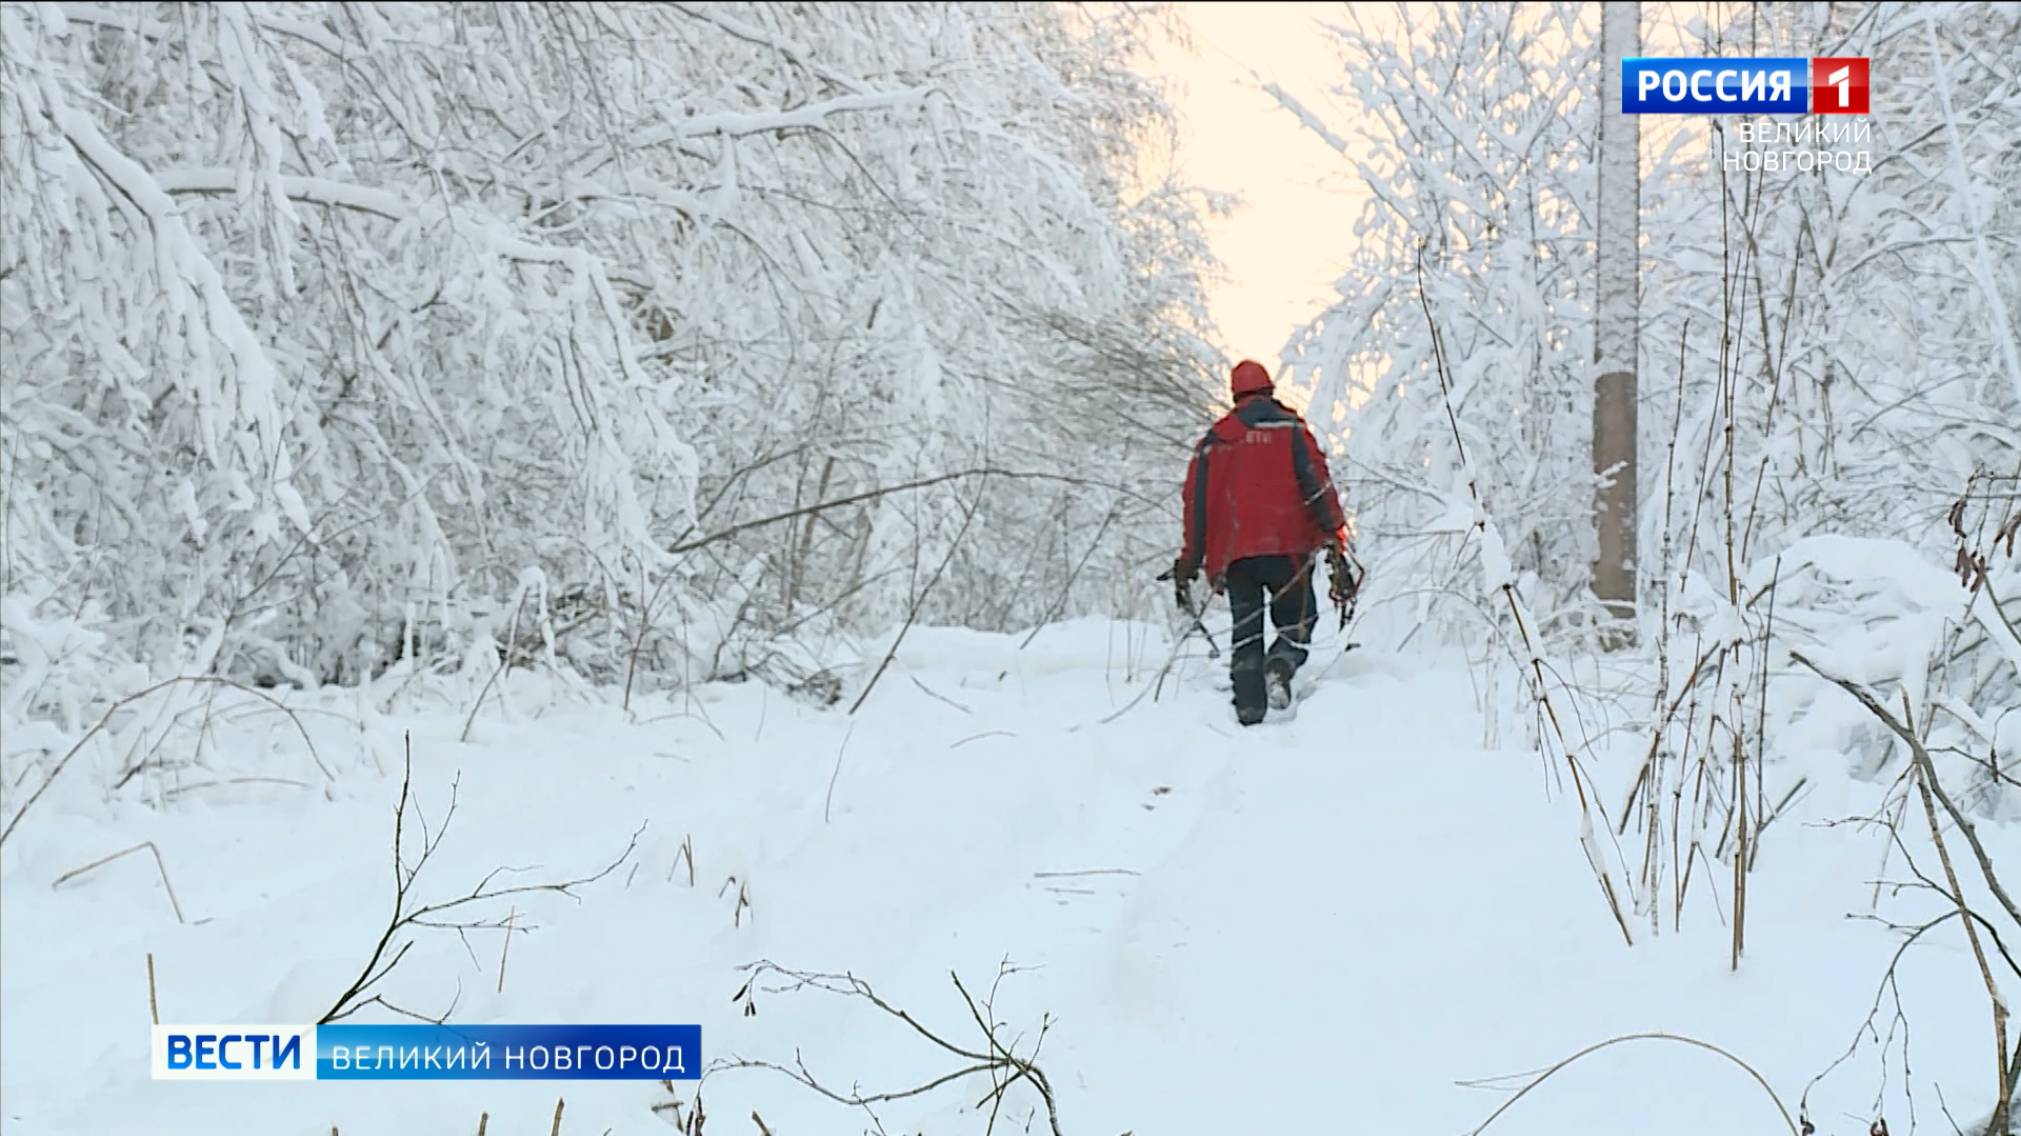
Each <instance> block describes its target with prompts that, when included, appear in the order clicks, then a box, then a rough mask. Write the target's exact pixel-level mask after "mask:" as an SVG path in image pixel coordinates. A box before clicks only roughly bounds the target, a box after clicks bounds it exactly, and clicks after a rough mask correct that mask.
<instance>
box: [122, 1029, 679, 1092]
mask: <svg viewBox="0 0 2021 1136" xmlns="http://www.w3.org/2000/svg"><path fill="white" fill-rule="evenodd" d="M150 1048H151V1053H150V1055H149V1068H148V1075H149V1076H151V1077H152V1078H154V1079H155V1080H157V1081H552V1080H569V1081H622V1080H653V1081H659V1080H673V1081H692V1080H697V1079H699V1078H700V1077H701V1075H702V1069H701V1064H702V1027H700V1026H698V1025H467V1026H466V1025H407V1024H393V1025H348V1024H339V1025H328V1026H244V1025H223V1026H211V1025H203V1026H155V1027H154V1041H153V1045H152V1046H151V1047H150Z"/></svg>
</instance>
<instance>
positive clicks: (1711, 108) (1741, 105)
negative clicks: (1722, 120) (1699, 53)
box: [1621, 55, 1870, 114]
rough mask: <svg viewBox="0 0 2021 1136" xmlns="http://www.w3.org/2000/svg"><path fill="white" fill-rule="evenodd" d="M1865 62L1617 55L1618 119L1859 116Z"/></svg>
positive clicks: (1850, 58)
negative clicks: (1630, 116) (1629, 116)
mask: <svg viewBox="0 0 2021 1136" xmlns="http://www.w3.org/2000/svg"><path fill="white" fill-rule="evenodd" d="M1868 62H1869V61H1868V59H1867V57H1865V56H1855V55H1830V56H1826V55H1821V56H1814V57H1805V56H1775V57H1765V58H1754V59H1717V58H1707V57H1678V58H1657V57H1649V56H1632V57H1624V58H1623V59H1622V60H1621V113H1622V114H1866V113H1868V109H1867V108H1868V106H1869V105H1870V103H1869V93H1870V92H1869V90H1868V84H1867V76H1868Z"/></svg>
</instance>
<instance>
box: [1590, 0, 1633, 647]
mask: <svg viewBox="0 0 2021 1136" xmlns="http://www.w3.org/2000/svg"><path fill="white" fill-rule="evenodd" d="M1638 7H1639V5H1638V4H1637V3H1636V2H1635V0H1607V3H1605V4H1604V5H1602V6H1601V9H1600V116H1599V117H1600V145H1599V150H1600V161H1599V165H1598V178H1599V194H1598V196H1599V208H1598V211H1597V221H1596V223H1595V234H1594V259H1595V260H1596V261H1597V262H1598V263H1597V265H1596V270H1597V271H1596V275H1597V277H1598V288H1599V291H1598V294H1597V296H1596V297H1595V304H1596V311H1597V316H1598V319H1597V324H1596V326H1595V329H1594V335H1593V362H1594V364H1595V375H1596V377H1595V378H1594V380H1593V474H1594V476H1595V477H1596V478H1597V479H1598V489H1597V490H1596V492H1595V495H1594V500H1593V524H1594V528H1595V530H1596V532H1597V535H1598V536H1599V545H1600V553H1599V558H1598V560H1597V561H1595V563H1594V565H1593V592H1594V594H1595V595H1596V596H1598V597H1599V599H1600V602H1601V604H1603V605H1604V606H1605V607H1606V609H1607V615H1608V625H1607V626H1606V627H1605V628H1604V629H1603V634H1602V642H1603V643H1605V644H1606V645H1609V646H1615V647H1619V646H1626V645H1628V644H1631V643H1633V642H1634V640H1635V598H1636V597H1635V582H1636V569H1635V527H1636V490H1635V448H1636V436H1637V435H1636V425H1635V346H1636V340H1637V336H1638V327H1637V324H1638V314H1639V313H1638V311H1637V303H1638V301H1637V295H1636V293H1637V287H1638V284H1639V278H1640V273H1639V272H1638V265H1639V260H1640V255H1641V254H1640V250H1639V248H1638V244H1639V241H1640V238H1641V229H1642V225H1641V218H1640V213H1641V204H1642V187H1641V167H1640V162H1639V160H1638V150H1639V146H1640V144H1641V128H1640V122H1639V120H1638V119H1637V118H1636V116H1634V115H1632V114H1622V113H1621V60H1622V59H1623V58H1625V57H1631V56H1634V55H1636V54H1638V53H1639V52H1640V51H1641V40H1642V34H1641V32H1642V29H1641V15H1640V12H1639V11H1638Z"/></svg>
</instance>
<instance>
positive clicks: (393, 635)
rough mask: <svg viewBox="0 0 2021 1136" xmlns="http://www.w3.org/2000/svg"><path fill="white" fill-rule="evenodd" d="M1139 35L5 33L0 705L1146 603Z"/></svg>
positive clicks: (422, 18)
mask: <svg viewBox="0 0 2021 1136" xmlns="http://www.w3.org/2000/svg"><path fill="white" fill-rule="evenodd" d="M1153 18H1155V17H1154V16H1150V15H1146V14H1143V13H1140V12H1137V11H1135V10H1133V9H1119V10H1114V11H1104V10H1086V11H1084V10H1077V9H1061V8H1058V7H1055V6H1052V5H1044V4H985V5H953V6H950V5H938V4H924V3H921V4H870V3H864V4H826V5H798V6H781V5H767V4H752V5H741V4H708V5H688V4H664V5H662V4H600V5H591V6H583V5H571V4H533V5H423V4H380V3H296V4H272V5H253V6H248V5H236V4H229V5H227V4H220V5H174V4H133V5H121V6H94V5H88V4H64V5H58V4H34V5H25V4H11V3H10V4H7V5H5V6H4V8H0V21H4V27H0V334H4V337H5V344H6V348H5V364H4V365H5V368H6V371H7V376H6V377H7V382H6V383H5V393H4V396H0V397H4V403H0V414H4V419H5V423H6V438H5V441H4V445H0V462H4V466H5V468H4V470H0V474H4V480H5V486H6V503H5V511H6V526H7V536H8V539H7V542H6V552H5V570H6V577H7V578H6V586H5V591H6V595H7V612H8V615H7V619H6V622H5V627H6V631H7V633H8V636H9V640H10V643H11V644H12V648H13V653H14V654H15V655H17V656H18V657H19V665H20V666H22V667H23V668H25V670H24V674H29V675H31V676H32V679H31V681H25V682H21V683H10V692H9V698H10V700H11V699H16V698H25V699H31V700H33V699H48V698H50V697H52V696H54V695H55V694H56V693H57V692H56V689H55V687H54V686H52V685H50V684H49V683H48V682H46V681H44V680H46V679H47V678H48V677H49V674H50V671H49V668H51V667H56V666H58V665H59V660H58V659H56V658H53V657H52V656H62V657H64V658H67V659H68V660H69V664H68V665H70V666H71V667H72V668H73V671H74V669H75V668H76V667H77V666H79V665H82V666H84V667H85V668H86V669H87V670H93V671H102V666H101V663H102V662H103V660H106V659H141V660H146V661H147V662H148V663H149V665H151V666H152V667H154V668H155V669H157V670H169V671H182V672H197V673H202V672H210V671H216V672H219V673H227V674H234V675H240V676H246V677H252V678H258V679H267V680H272V679H285V680H287V681H291V682H295V683H315V682H319V681H324V680H329V679H355V678H357V677H359V676H363V675H370V674H375V673H378V672H380V671H382V670H383V669H385V668H387V667H389V666H394V665H401V666H407V667H411V668H421V667H432V666H437V665H441V664H448V665H452V666H453V665H456V664H458V663H459V662H460V661H466V660H475V659H478V658H480V657H481V658H483V659H490V660H493V661H495V660H497V659H498V658H499V657H500V656H499V651H500V650H501V649H505V650H508V651H519V652H522V653H524V654H532V655H535V656H546V657H550V658H554V659H557V660H559V659H563V658H566V659H567V660H569V661H570V662H572V663H573V664H574V666H575V667H577V668H579V669H587V670H590V671H593V672H598V673H606V674H614V673H617V671H618V670H619V669H620V668H621V667H623V666H625V665H626V664H627V662H628V661H631V660H643V662H642V664H641V665H643V666H645V667H648V668H654V667H656V668H659V669H661V670H663V671H665V672H668V673H670V674H671V675H673V677H674V679H675V680H677V681H678V680H686V679H699V678H703V677H707V676H709V675H712V674H714V675H723V674H734V673H739V672H742V671H746V670H749V669H752V668H758V669H764V668H765V667H766V666H767V665H771V664H777V665H779V666H781V667H784V668H786V671H788V672H790V674H788V675H787V677H792V676H793V675H798V674H800V673H801V672H804V671H805V670H806V669H808V668H810V667H812V666H814V665H815V664H814V662H813V658H812V656H811V655H805V654H802V655H797V656H796V655H794V654H793V653H792V652H790V651H789V652H787V653H785V654H781V653H780V652H779V651H777V650H776V649H775V647H774V646H767V644H774V645H776V644H778V643H782V642H796V641H797V642H806V641H808V640H809V639H810V638H811V633H810V628H813V627H817V626H825V627H828V628H830V629H831V630H832V629H834V628H849V627H869V626H873V625H876V624H879V623H881V622H884V621H888V620H891V619H894V618H897V617H899V616H902V615H904V614H905V613H906V612H907V611H908V610H914V609H919V608H921V607H922V606H924V607H925V608H926V610H927V611H928V612H929V613H930V614H932V615H934V616H936V617H952V618H961V619H966V620H969V621H971V622H976V623H982V624H987V625H996V626H1002V625H1007V624H1011V623H1016V622H1020V621H1028V620H1032V619H1036V618H1041V617H1043V616H1046V615H1051V614H1058V613H1060V612H1062V611H1078V610H1083V609H1085V608H1088V607H1091V606H1111V605H1113V604H1115V603H1117V602H1118V600H1119V598H1120V597H1121V596H1122V595H1123V594H1125V593H1134V594H1142V589H1140V588H1132V587H1124V586H1122V585H1121V584H1120V583H1119V581H1120V580H1121V579H1122V578H1123V576H1124V575H1125V573H1126V572H1127V571H1128V570H1129V569H1131V568H1133V567H1134V566H1135V565H1137V564H1140V563H1142V562H1143V559H1144V555H1145V554H1144V548H1145V545H1146V543H1147V541H1148V540H1149V539H1150V537H1149V535H1148V533H1149V530H1148V529H1147V528H1146V526H1147V525H1151V524H1159V525H1163V524H1169V519H1168V518H1169V513H1170V509H1169V508H1167V507H1166V502H1165V501H1164V500H1163V498H1164V496H1166V495H1165V494H1163V493H1160V494H1158V495H1157V497H1156V498H1151V497H1150V495H1149V494H1147V493H1145V492H1143V490H1142V487H1141V486H1140V485H1139V484H1138V479H1140V478H1142V477H1143V476H1144V475H1145V473H1146V472H1147V469H1146V467H1147V461H1146V455H1147V454H1149V453H1152V452H1162V450H1161V447H1163V446H1166V445H1168V444H1171V443H1172V442H1174V441H1176V439H1177V438H1178V437H1179V435H1181V434H1182V433H1183V432H1184V429H1183V425H1182V424H1183V423H1185V422H1187V421H1189V420H1190V419H1191V418H1192V417H1193V416H1194V413H1195V411H1194V407H1195V405H1196V404H1197V403H1198V402H1199V401H1201V399H1200V396H1199V393H1198V392H1199V390H1200V389H1201V387H1200V385H1199V381H1198V378H1197V375H1198V373H1199V371H1200V365H1201V362H1202V360H1203V359H1204V357H1205V353H1204V350H1203V348H1202V344H1201V340H1200V339H1199V337H1198V334H1197V331H1196V329H1197V328H1198V327H1199V326H1200V325H1201V323H1202V321H1203V319H1204V316H1203V314H1202V310H1203V306H1202V299H1201V285H1200V280H1201V275H1200V274H1201V270H1202V267H1203V265H1204V264H1205V259H1206V258H1205V253H1204V244H1203V241H1202V238H1201V236H1200V233H1199V230H1198V228H1197V226H1196V224H1195V215H1196V209H1195V202H1194V201H1193V199H1192V198H1191V197H1190V196H1189V195H1188V194H1187V193H1185V192H1184V191H1183V190H1182V189H1180V188H1179V187H1177V186H1174V185H1170V184H1165V185H1156V186H1153V187H1152V188H1151V190H1150V191H1148V192H1141V191H1136V190H1133V189H1131V188H1130V187H1131V186H1132V185H1133V184H1134V183H1133V181H1132V178H1131V170H1130V167H1129V162H1128V159H1129V156H1130V155H1131V154H1132V153H1133V152H1134V147H1135V145H1136V143H1137V142H1138V140H1139V139H1140V138H1141V137H1142V136H1144V135H1145V134H1147V133H1148V132H1153V131H1158V130H1162V129H1165V128H1166V114H1167V112H1166V110H1165V107H1164V104H1163V103H1162V102H1161V101H1160V98H1159V95H1158V93H1157V91H1156V90H1155V88H1154V87H1153V86H1151V85H1150V84H1149V83H1148V82H1147V81H1146V80H1144V79H1143V78H1141V77H1140V76H1139V75H1138V74H1137V73H1136V72H1135V71H1134V70H1133V69H1132V68H1133V66H1134V64H1135V62H1136V60H1137V54H1138V52H1139V51H1140V50H1141V40H1142V38H1143V37H1144V36H1145V35H1146V34H1147V32H1148V28H1147V25H1146V21H1148V20H1150V19H1153ZM1175 452H1176V451H1175ZM1149 464H1150V465H1151V466H1152V467H1153V468H1152V469H1151V472H1162V471H1161V470H1157V469H1156V468H1155V466H1156V463H1149ZM984 470H992V471H996V472H995V473H994V474H993V475H988V476H985V475H983V474H982V473H981V471H984ZM948 475H955V476H948ZM915 482H924V483H928V484H927V485H925V486H924V487H922V488H919V489H917V490H914V491H906V492H890V491H891V490H893V489H894V488H896V487H899V486H903V485H906V484H910V483H915ZM836 502H851V503H849V504H835V503H836ZM816 506H821V507H819V508H816ZM789 514H791V515H793V516H792V520H791V521H790V523H789V522H786V521H776V522H774V521H768V518H775V517H780V516H782V515H789ZM965 516H967V517H970V521H969V522H968V523H964V522H963V520H962V518H963V517H965ZM936 564H942V565H943V566H944V568H945V571H944V572H942V573H936V572H935V571H934V566H935V565H936ZM929 579H931V580H935V581H936V584H935V586H934V587H932V588H929V587H928V580H929ZM87 635H95V636H97V638H95V639H89V638H84V637H81V636H87ZM65 636H68V638H67V639H66V638H65ZM508 639H511V640H513V644H512V646H511V647H506V648H502V647H501V645H502V644H503V643H504V642H505V641H506V640H508ZM514 657H518V656H514ZM789 659H794V660H797V661H793V662H790V663H789V662H788V660H789ZM57 685H60V684H57Z"/></svg>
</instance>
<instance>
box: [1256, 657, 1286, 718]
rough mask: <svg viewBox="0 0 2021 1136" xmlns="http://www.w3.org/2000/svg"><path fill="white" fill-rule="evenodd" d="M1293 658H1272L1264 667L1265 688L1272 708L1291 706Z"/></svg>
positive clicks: (1283, 708)
mask: <svg viewBox="0 0 2021 1136" xmlns="http://www.w3.org/2000/svg"><path fill="white" fill-rule="evenodd" d="M1291 672H1292V666H1291V660H1289V659H1272V660H1270V661H1269V662H1268V663H1266V664H1264V667H1263V690H1264V695H1265V698H1266V700H1267V701H1268V702H1269V703H1270V708H1271V709H1272V710H1285V709H1289V708H1290V706H1291Z"/></svg>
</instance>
